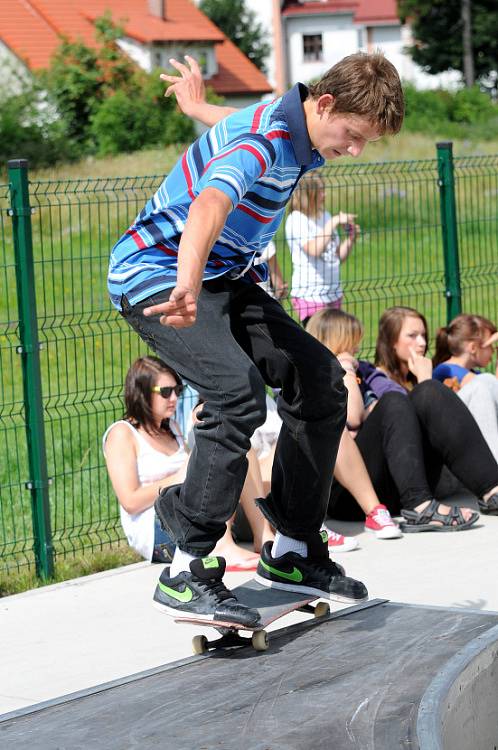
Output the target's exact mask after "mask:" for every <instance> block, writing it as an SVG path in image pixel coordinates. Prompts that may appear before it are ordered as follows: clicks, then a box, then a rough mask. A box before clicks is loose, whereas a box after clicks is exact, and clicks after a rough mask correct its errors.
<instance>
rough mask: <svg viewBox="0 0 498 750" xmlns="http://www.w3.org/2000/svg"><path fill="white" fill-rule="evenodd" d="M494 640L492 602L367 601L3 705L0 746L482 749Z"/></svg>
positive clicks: (63, 749)
mask: <svg viewBox="0 0 498 750" xmlns="http://www.w3.org/2000/svg"><path fill="white" fill-rule="evenodd" d="M194 632H195V629H194ZM200 632H201V631H200ZM497 644H498V613H489V612H488V613H486V612H480V611H476V610H467V609H456V608H453V609H446V608H438V607H421V606H411V605H405V604H396V603H390V602H385V601H382V600H374V601H373V602H368V603H367V604H364V605H359V606H357V607H351V608H348V609H347V610H342V611H341V612H339V613H335V614H332V615H331V616H330V618H328V619H327V620H325V621H322V622H319V623H317V622H315V621H312V620H310V621H307V622H304V623H300V624H299V625H295V626H291V627H289V628H285V629H282V630H280V631H275V632H273V633H271V634H270V649H269V650H268V651H266V652H263V653H261V652H260V653H258V652H255V651H253V650H252V649H251V648H250V647H247V648H242V649H238V650H235V649H234V650H230V651H223V652H221V651H220V652H214V653H210V654H209V655H206V656H202V657H193V658H192V659H187V660H184V661H183V662H177V663H175V664H170V665H166V666H164V667H160V668H157V669H155V670H152V671H149V672H147V673H142V674H139V675H133V676H131V677H130V678H127V679H126V680H120V681H116V682H114V683H109V684H107V685H101V686H98V687H96V688H94V689H93V690H89V691H85V692H83V693H80V694H75V695H71V696H67V697H65V698H61V699H59V700H56V701H50V702H48V703H46V704H41V705H38V706H34V707H32V708H30V709H27V710H22V711H19V712H15V713H12V714H8V715H4V716H3V717H0V747H2V748H9V749H10V748H15V749H16V750H24V749H25V748H26V750H27V749H28V748H29V750H49V749H50V750H52V749H54V750H55V748H57V750H79V749H80V748H81V749H83V748H84V749H85V750H94V749H95V750H128V749H129V748H139V749H140V750H157V748H162V749H163V750H307V748H310V749H311V748H320V749H323V750H325V749H326V748H327V749H328V748H330V749H331V750H349V749H351V750H353V748H354V750H358V749H360V748H361V750H391V748H392V749H393V750H394V749H397V748H410V750H412V749H413V750H416V749H417V748H418V749H419V750H439V749H440V748H441V749H442V748H444V750H467V749H468V750H493V748H497V747H498V725H497V713H498V712H497V710H496V707H497V702H498V698H497V697H496V696H498V689H497V688H498V683H497V671H498V663H497V653H498V647H497ZM76 647H77V644H75V648H76ZM130 648H133V644H130ZM157 649H158V660H159V659H160V649H161V644H160V643H158V644H157Z"/></svg>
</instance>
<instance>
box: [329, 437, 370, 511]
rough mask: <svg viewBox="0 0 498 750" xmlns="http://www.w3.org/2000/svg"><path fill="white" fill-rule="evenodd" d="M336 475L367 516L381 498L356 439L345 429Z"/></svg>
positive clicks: (338, 453)
mask: <svg viewBox="0 0 498 750" xmlns="http://www.w3.org/2000/svg"><path fill="white" fill-rule="evenodd" d="M334 476H335V478H336V479H337V481H338V482H340V484H342V486H343V487H344V488H345V489H346V490H348V492H349V493H350V494H351V495H352V496H353V497H354V499H355V500H356V502H357V503H358V505H359V506H360V508H361V509H362V511H363V512H364V513H365V515H366V516H368V514H369V513H370V512H371V511H372V510H373V509H374V508H375V506H376V505H379V502H380V501H379V498H378V497H377V495H376V492H375V490H374V488H373V485H372V482H371V481H370V476H369V474H368V471H367V467H366V466H365V463H364V461H363V458H362V456H361V453H360V451H359V449H358V446H357V445H356V443H355V441H354V440H353V438H352V437H351V435H350V434H349V432H348V431H347V429H345V430H344V432H343V433H342V436H341V440H340V443H339V450H338V452H337V459H336V462H335V469H334Z"/></svg>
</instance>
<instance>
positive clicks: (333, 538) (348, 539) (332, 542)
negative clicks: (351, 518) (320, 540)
mask: <svg viewBox="0 0 498 750" xmlns="http://www.w3.org/2000/svg"><path fill="white" fill-rule="evenodd" d="M323 531H326V532H327V536H328V545H329V551H330V552H332V553H334V554H335V553H336V552H351V550H354V549H357V548H358V547H359V544H358V540H357V539H355V537H354V536H343V535H342V534H339V533H338V532H337V531H332V529H328V528H327V527H326V526H324V527H323Z"/></svg>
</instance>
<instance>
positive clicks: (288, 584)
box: [255, 532, 368, 603]
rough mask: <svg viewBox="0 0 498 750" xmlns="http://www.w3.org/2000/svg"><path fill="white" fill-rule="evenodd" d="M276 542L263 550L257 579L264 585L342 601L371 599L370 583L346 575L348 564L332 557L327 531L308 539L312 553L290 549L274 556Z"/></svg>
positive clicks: (309, 550)
mask: <svg viewBox="0 0 498 750" xmlns="http://www.w3.org/2000/svg"><path fill="white" fill-rule="evenodd" d="M271 548H272V543H271V542H266V544H265V545H264V546H263V549H262V550H261V559H260V561H259V565H258V570H257V573H256V576H255V577H256V580H257V581H259V583H262V584H263V586H269V587H270V588H276V589H282V590H284V591H295V592H296V593H298V594H304V595H308V594H310V595H311V596H322V597H323V596H324V597H327V598H328V599H334V600H336V601H339V602H355V603H356V602H363V601H366V600H367V599H368V591H367V589H366V587H365V586H364V585H363V584H362V583H360V581H355V580H354V578H348V577H347V576H345V575H344V568H342V567H341V566H339V565H336V564H335V563H334V562H332V560H331V559H330V558H329V555H328V545H327V536H326V532H323V534H322V533H320V534H317V538H316V540H314V541H312V542H308V556H307V557H301V555H298V554H296V553H295V552H287V553H286V554H285V555H282V556H281V557H272V556H271Z"/></svg>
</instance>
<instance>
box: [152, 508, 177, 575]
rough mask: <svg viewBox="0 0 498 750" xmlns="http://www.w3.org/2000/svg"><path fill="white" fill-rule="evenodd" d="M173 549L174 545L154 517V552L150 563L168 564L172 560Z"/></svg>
mask: <svg viewBox="0 0 498 750" xmlns="http://www.w3.org/2000/svg"><path fill="white" fill-rule="evenodd" d="M175 549H176V546H175V543H174V542H173V540H172V539H171V537H170V536H169V535H168V533H167V532H166V531H165V530H164V529H163V527H162V526H161V522H160V521H159V518H158V517H157V515H156V516H155V517H154V550H153V552H152V562H153V563H170V562H171V560H172V559H173V555H174V552H175Z"/></svg>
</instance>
